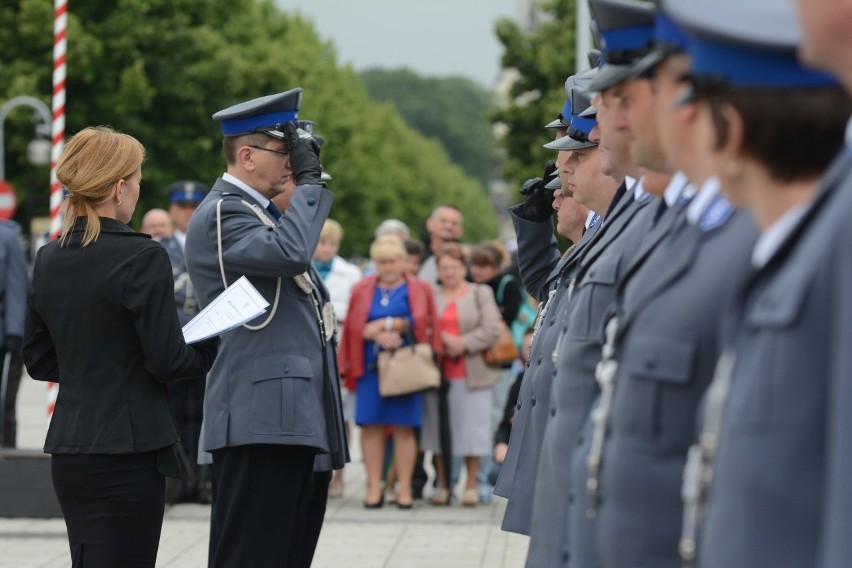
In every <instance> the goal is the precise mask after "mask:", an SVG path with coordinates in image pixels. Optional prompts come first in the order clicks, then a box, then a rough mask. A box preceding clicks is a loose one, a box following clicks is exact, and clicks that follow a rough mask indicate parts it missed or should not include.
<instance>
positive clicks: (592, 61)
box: [544, 49, 601, 128]
mask: <svg viewBox="0 0 852 568" xmlns="http://www.w3.org/2000/svg"><path fill="white" fill-rule="evenodd" d="M586 57H588V58H589V66H590V67H591V69H586V70H585V71H581V72H580V73H578V74H576V75H571V76H570V77H568V78H567V79H565V106H563V107H562V112H560V113H559V116H557V117H556V120H553V121H551V122H548V123H547V124H545V125H544V127H545V128H568V127H570V126H571V87H573V86H574V78H575V77H581V78H582V81H583V82H582V84H583V85H588V84H589V82H591V80H592V77H593V76H594V74H595V72H596V70H595V68H596V67H598V65H600V62H601V52H600V51H599V50H597V49H593V50H591V51H590V52H589V53H587V54H586Z"/></svg>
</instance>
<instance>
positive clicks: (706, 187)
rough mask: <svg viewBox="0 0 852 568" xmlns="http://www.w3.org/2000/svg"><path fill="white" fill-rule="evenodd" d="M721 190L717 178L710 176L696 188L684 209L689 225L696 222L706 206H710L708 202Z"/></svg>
mask: <svg viewBox="0 0 852 568" xmlns="http://www.w3.org/2000/svg"><path fill="white" fill-rule="evenodd" d="M721 191H722V185H721V184H720V183H719V179H718V178H715V177H711V178H710V179H708V180H707V181H705V182H704V183H703V184H702V185H701V189H699V190H698V193H696V194H695V197H693V198H692V201H690V202H689V205H688V206H687V209H686V220H687V221H689V224H690V225H697V224H698V221H700V220H701V216H702V215H704V212H705V211H707V208H708V207H710V204H711V203H713V200H714V199H715V198H716V196H717V195H719V192H721Z"/></svg>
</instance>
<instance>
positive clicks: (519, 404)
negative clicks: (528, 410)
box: [515, 400, 521, 410]
mask: <svg viewBox="0 0 852 568" xmlns="http://www.w3.org/2000/svg"><path fill="white" fill-rule="evenodd" d="M520 409H521V401H520V400H518V404H516V405H515V410H520Z"/></svg>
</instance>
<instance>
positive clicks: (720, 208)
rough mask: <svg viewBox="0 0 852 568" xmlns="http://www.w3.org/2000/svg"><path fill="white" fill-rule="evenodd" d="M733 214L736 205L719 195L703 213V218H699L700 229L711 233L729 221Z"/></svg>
mask: <svg viewBox="0 0 852 568" xmlns="http://www.w3.org/2000/svg"><path fill="white" fill-rule="evenodd" d="M733 214H734V206H733V205H732V204H731V202H730V201H728V200H727V199H725V197H723V196H722V195H719V196H717V197H716V199H714V200H713V202H712V203H711V204H710V206H709V207H707V209H706V210H705V211H704V214H703V215H701V219H699V220H698V229H699V230H700V231H701V232H702V233H709V232H710V231H713V230H715V229H718V228H719V227H721V226H722V225H724V224H725V223H727V222H728V219H730V218H731V215H733Z"/></svg>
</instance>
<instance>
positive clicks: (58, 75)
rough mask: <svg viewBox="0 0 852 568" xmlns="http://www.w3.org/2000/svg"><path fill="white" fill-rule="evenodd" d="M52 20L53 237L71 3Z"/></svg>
mask: <svg viewBox="0 0 852 568" xmlns="http://www.w3.org/2000/svg"><path fill="white" fill-rule="evenodd" d="M54 6H55V8H54V18H53V123H52V124H51V128H50V136H51V143H52V146H51V149H50V238H51V239H55V238H56V237H58V236H59V232H60V231H61V230H62V185H61V184H60V183H59V181H58V180H57V179H56V162H57V161H58V160H59V155H60V154H61V153H62V146H63V144H64V140H65V57H66V52H67V49H68V39H67V37H66V31H67V29H68V1H67V0H55V4H54Z"/></svg>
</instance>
